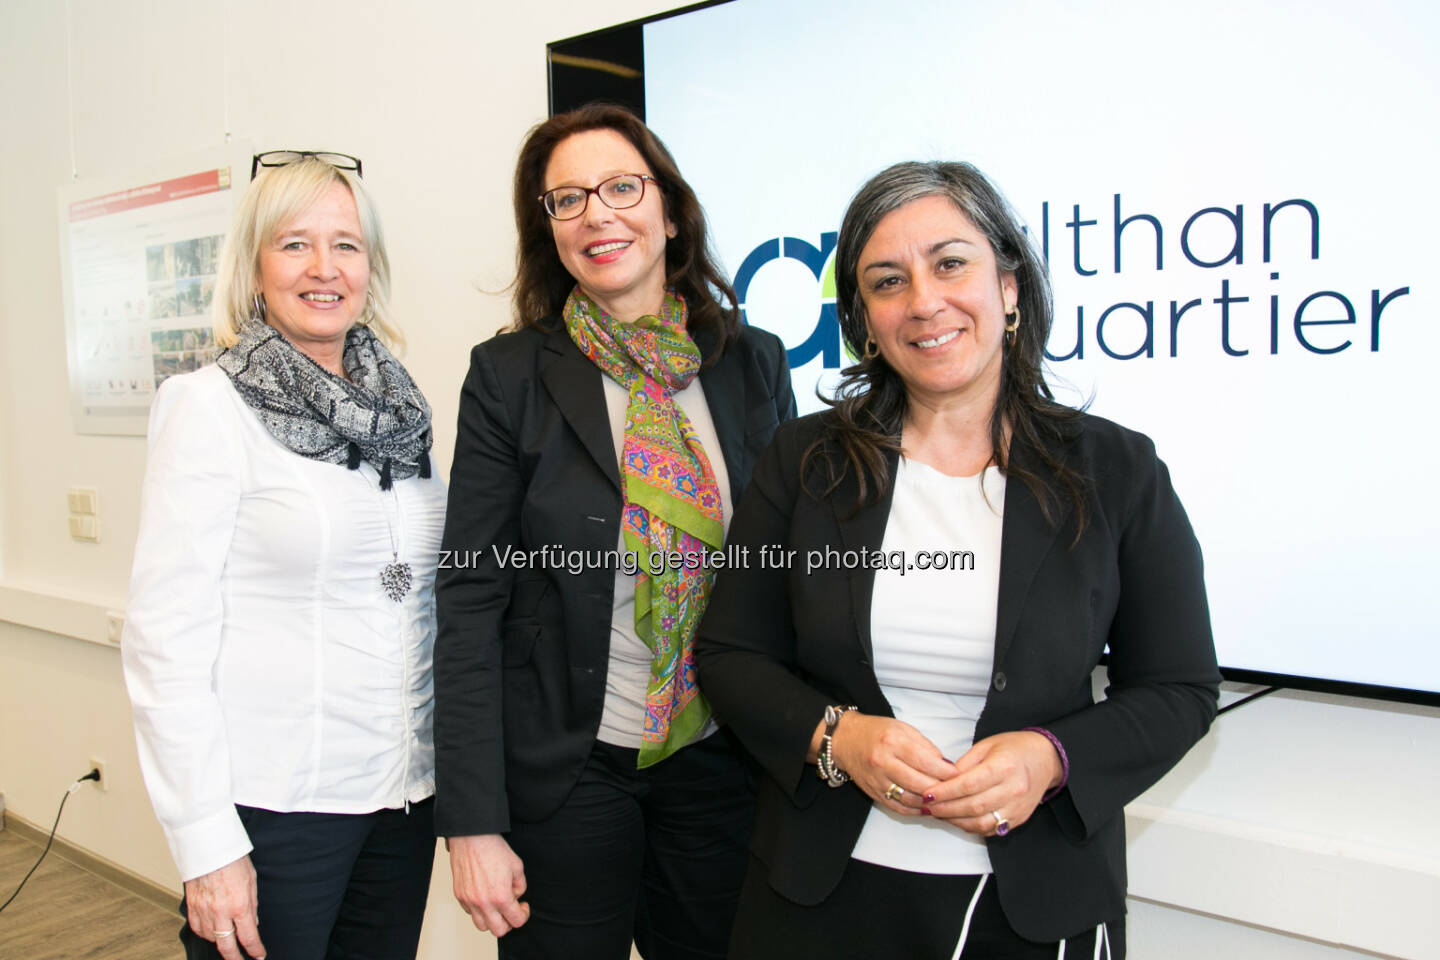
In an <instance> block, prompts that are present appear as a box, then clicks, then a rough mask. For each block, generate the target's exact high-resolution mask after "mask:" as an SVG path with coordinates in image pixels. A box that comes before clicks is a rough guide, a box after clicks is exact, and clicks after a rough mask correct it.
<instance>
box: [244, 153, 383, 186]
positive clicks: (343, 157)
mask: <svg viewBox="0 0 1440 960" xmlns="http://www.w3.org/2000/svg"><path fill="white" fill-rule="evenodd" d="M279 156H286V157H289V159H288V160H285V161H284V162H281V163H271V162H267V161H266V160H265V158H266V157H279ZM305 157H314V158H315V159H317V160H323V161H325V162H326V163H328V164H330V166H332V167H334V168H335V169H337V170H353V171H355V176H357V177H363V176H364V175H365V174H364V171H363V170H362V169H361V167H362V165H361V163H360V158H359V157H352V156H350V154H348V153H338V152H337V151H334V150H266V151H265V152H264V153H257V154H254V155H253V156H251V158H250V179H251V180H254V179H255V175H256V174H257V173H259V172H260V168H261V167H269V168H274V167H288V166H289V165H290V164H292V163H295V162H296V161H298V160H303V159H304V158H305ZM332 157H333V158H335V159H331V158H332ZM336 159H338V160H339V161H340V162H339V163H336V162H335V160H336Z"/></svg>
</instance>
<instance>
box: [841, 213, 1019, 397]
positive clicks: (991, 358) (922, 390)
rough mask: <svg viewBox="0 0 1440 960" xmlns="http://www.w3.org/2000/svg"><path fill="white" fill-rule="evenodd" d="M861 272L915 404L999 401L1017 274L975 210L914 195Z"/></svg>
mask: <svg viewBox="0 0 1440 960" xmlns="http://www.w3.org/2000/svg"><path fill="white" fill-rule="evenodd" d="M856 273H857V276H856V281H857V283H858V285H859V290H860V299H861V301H862V302H863V303H864V306H865V318H866V325H867V327H868V329H869V331H870V336H871V337H872V338H873V339H874V340H875V342H876V343H877V344H878V345H879V348H880V353H881V355H882V356H883V357H884V359H885V362H886V363H887V364H889V365H890V367H891V368H892V369H893V370H895V372H896V373H898V374H899V375H900V378H901V380H902V381H904V384H905V392H906V394H907V395H908V396H909V398H910V400H911V401H912V402H915V403H920V404H924V405H926V406H931V407H937V408H938V407H941V406H945V405H947V404H950V403H953V402H972V401H973V402H979V403H983V404H987V405H989V406H993V405H994V403H995V400H996V398H997V397H998V396H999V392H1000V360H1001V343H1002V341H1003V339H1004V331H1005V315H1006V314H1007V313H1009V312H1011V311H1012V310H1013V309H1014V305H1015V301H1016V285H1015V275H1014V273H1010V272H1004V273H1002V272H1001V271H1000V268H999V266H998V265H997V264H996V262H995V251H994V249H993V248H992V247H991V246H990V241H989V240H987V239H986V238H985V235H984V234H983V233H981V232H980V230H979V229H978V228H976V226H975V224H974V223H972V222H971V221H970V218H969V217H967V216H966V215H965V214H964V213H962V212H961V211H960V209H959V208H958V207H956V206H955V204H954V203H952V202H951V201H950V200H949V199H948V198H946V197H941V196H931V197H922V198H920V199H919V200H912V201H911V202H909V203H907V204H905V205H904V206H903V207H900V208H898V209H896V210H893V211H891V212H890V213H888V214H886V215H885V217H884V218H882V219H881V220H880V222H879V224H877V225H876V227H875V232H874V233H872V234H871V235H870V239H869V240H868V241H867V242H866V244H865V246H864V248H863V249H862V250H861V251H860V258H859V265H858V268H857V271H856ZM987 409H988V407H987Z"/></svg>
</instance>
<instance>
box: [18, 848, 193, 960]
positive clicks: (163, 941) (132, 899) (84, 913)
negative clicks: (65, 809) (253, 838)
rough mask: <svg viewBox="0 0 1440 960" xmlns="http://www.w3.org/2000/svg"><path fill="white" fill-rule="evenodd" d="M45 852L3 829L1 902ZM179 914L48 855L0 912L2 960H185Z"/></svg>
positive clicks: (53, 852) (53, 853) (52, 851)
mask: <svg viewBox="0 0 1440 960" xmlns="http://www.w3.org/2000/svg"><path fill="white" fill-rule="evenodd" d="M42 849H43V848H42V847H39V846H36V845H35V844H33V843H31V842H30V841H28V840H25V839H22V838H20V837H17V836H16V835H15V833H14V832H13V831H11V830H0V903H4V902H5V900H6V899H7V898H9V896H10V894H12V893H14V892H15V887H16V886H17V885H18V884H19V883H20V880H21V878H22V877H24V876H25V872H26V871H27V870H29V869H30V868H31V867H32V866H34V865H35V860H36V859H37V858H38V857H39V856H40V851H41V850H42ZM179 932H180V915H179V914H178V913H176V912H174V911H168V910H162V909H161V908H159V907H157V906H155V905H154V904H151V903H147V902H146V901H144V900H141V899H140V898H139V897H136V896H133V895H131V894H129V893H126V892H125V891H124V890H121V889H120V888H119V887H117V886H115V885H113V884H111V883H108V882H107V881H104V880H101V879H100V878H98V877H96V876H94V875H93V874H90V873H87V872H85V871H84V870H81V869H80V868H79V867H77V866H74V865H73V864H70V863H67V862H66V861H64V860H61V859H60V858H59V857H57V856H56V855H55V851H54V850H51V851H50V854H49V856H47V857H46V858H45V862H44V863H42V864H40V869H39V870H36V871H35V875H34V876H33V877H31V878H30V882H29V883H27V884H25V889H24V890H21V891H20V896H18V897H16V898H15V902H14V903H12V904H10V906H8V907H6V908H5V912H4V913H0V960H91V958H93V960H100V958H104V960H167V958H179V957H182V956H183V955H184V953H183V950H182V949H181V947H180V941H179V939H178V936H177V935H178V934H179Z"/></svg>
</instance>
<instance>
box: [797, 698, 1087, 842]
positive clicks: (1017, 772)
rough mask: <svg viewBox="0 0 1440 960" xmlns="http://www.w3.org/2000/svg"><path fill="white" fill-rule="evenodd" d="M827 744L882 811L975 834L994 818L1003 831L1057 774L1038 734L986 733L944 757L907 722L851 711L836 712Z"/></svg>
mask: <svg viewBox="0 0 1440 960" xmlns="http://www.w3.org/2000/svg"><path fill="white" fill-rule="evenodd" d="M822 729H823V725H822ZM819 732H820V731H818V730H817V735H816V737H815V740H814V743H813V746H816V747H818V746H819ZM830 749H831V755H832V756H833V757H834V759H835V765H836V766H838V767H839V768H840V769H841V770H844V771H845V772H846V773H848V774H849V775H850V779H851V781H852V782H853V783H854V784H855V785H856V786H858V787H859V788H860V789H861V790H863V791H864V792H865V794H866V795H867V796H869V797H870V799H871V800H873V801H875V802H876V803H877V804H879V805H881V806H883V807H884V808H885V809H887V810H890V811H892V812H894V813H898V814H901V815H904V816H930V817H934V818H936V819H937V820H944V821H946V822H947V823H951V824H954V825H955V826H957V827H959V828H960V829H962V830H964V831H966V832H967V833H974V834H978V835H980V836H991V835H993V834H995V833H996V828H997V826H998V825H999V823H1000V822H1001V818H1003V819H1004V820H1005V821H1006V822H1007V823H1008V829H1011V830H1013V829H1015V828H1017V827H1019V826H1020V825H1021V824H1023V823H1025V821H1027V820H1029V819H1030V817H1031V815H1032V814H1033V813H1034V812H1035V808H1036V807H1037V806H1039V805H1040V801H1041V798H1043V797H1044V796H1045V793H1046V791H1048V790H1050V789H1051V788H1052V787H1055V786H1058V785H1059V784H1060V781H1061V777H1062V776H1063V775H1064V768H1063V765H1062V764H1061V761H1060V756H1059V754H1057V753H1056V751H1055V747H1054V746H1053V745H1052V744H1051V743H1050V741H1049V740H1047V739H1046V738H1045V737H1043V736H1041V735H1040V734H1038V733H1034V732H1030V731H1016V732H1013V733H998V734H996V735H994V736H992V737H986V738H985V739H983V740H980V741H977V742H976V743H975V744H974V745H973V746H972V747H971V748H970V749H969V750H967V751H966V752H965V755H964V756H962V757H960V758H959V759H958V760H955V761H953V762H952V761H950V760H947V759H946V758H945V757H944V756H943V755H942V754H941V752H940V749H939V748H938V747H936V746H935V744H933V743H931V742H930V740H929V739H928V738H927V737H926V736H925V735H924V734H922V733H921V732H920V731H919V730H917V729H915V728H914V727H912V726H911V725H910V724H908V723H905V722H904V721H901V720H895V719H893V718H891V717H876V716H870V715H868V714H863V713H860V712H858V711H855V710H851V711H848V712H846V713H845V714H844V715H842V716H841V718H840V722H839V724H838V725H837V726H836V728H835V733H834V735H833V736H832V737H831V748H830ZM813 755H814V754H813V751H812V759H813ZM895 787H899V788H900V789H899V790H896V789H895ZM901 791H903V792H901ZM997 814H998V816H997Z"/></svg>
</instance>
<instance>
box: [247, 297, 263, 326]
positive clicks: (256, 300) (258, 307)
mask: <svg viewBox="0 0 1440 960" xmlns="http://www.w3.org/2000/svg"><path fill="white" fill-rule="evenodd" d="M250 306H251V308H252V313H251V314H250V316H251V319H254V320H259V321H261V322H264V320H265V294H263V293H257V294H255V296H253V297H251V298H250Z"/></svg>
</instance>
